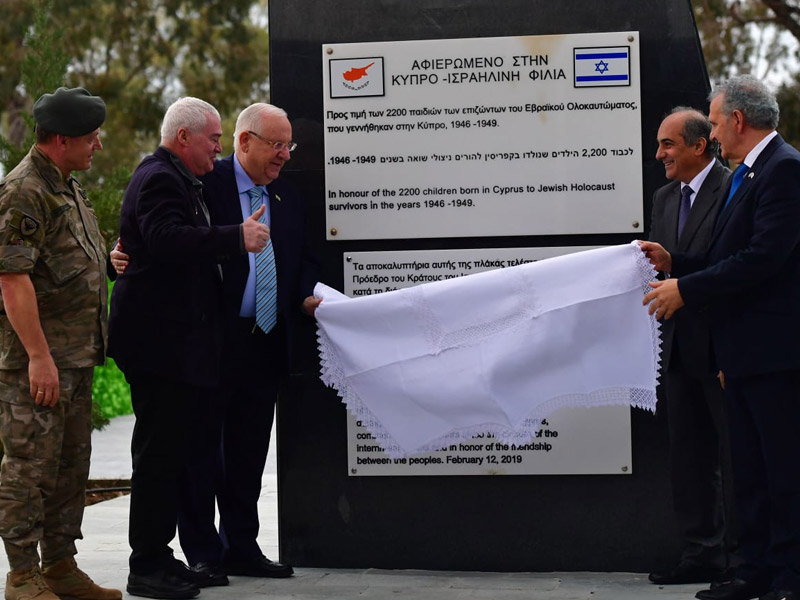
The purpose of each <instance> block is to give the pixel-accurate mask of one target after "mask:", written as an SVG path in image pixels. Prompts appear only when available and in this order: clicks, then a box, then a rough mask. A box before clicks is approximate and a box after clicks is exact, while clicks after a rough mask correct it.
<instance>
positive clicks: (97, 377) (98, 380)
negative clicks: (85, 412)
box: [92, 358, 133, 429]
mask: <svg viewBox="0 0 800 600" xmlns="http://www.w3.org/2000/svg"><path fill="white" fill-rule="evenodd" d="M92 400H93V401H94V412H95V413H98V414H99V415H100V417H101V418H103V419H105V421H106V422H108V419H110V418H113V417H118V416H120V415H129V414H131V413H133V407H132V406H131V390H130V388H129V387H128V383H127V382H126V381H125V376H124V375H123V374H122V371H120V370H119V368H118V367H117V365H116V364H115V363H114V361H113V360H112V359H110V358H109V359H108V361H107V363H106V364H105V365H104V366H102V367H95V368H94V384H93V385H92ZM95 428H96V429H100V427H95Z"/></svg>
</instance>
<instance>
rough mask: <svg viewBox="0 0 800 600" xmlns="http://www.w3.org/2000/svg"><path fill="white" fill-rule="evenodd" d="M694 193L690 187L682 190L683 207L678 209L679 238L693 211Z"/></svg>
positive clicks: (684, 187) (686, 186)
mask: <svg viewBox="0 0 800 600" xmlns="http://www.w3.org/2000/svg"><path fill="white" fill-rule="evenodd" d="M692 191H693V190H692V188H690V187H689V186H688V185H685V186H683V189H682V190H681V205H680V207H679V208H678V238H680V237H681V233H683V228H684V226H685V225H686V219H688V218H689V211H690V210H692V200H691V198H692Z"/></svg>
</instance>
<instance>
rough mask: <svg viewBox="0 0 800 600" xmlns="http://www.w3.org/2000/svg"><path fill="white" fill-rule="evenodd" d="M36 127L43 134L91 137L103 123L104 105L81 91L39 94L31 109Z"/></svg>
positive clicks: (98, 99)
mask: <svg viewBox="0 0 800 600" xmlns="http://www.w3.org/2000/svg"><path fill="white" fill-rule="evenodd" d="M33 118H34V119H35V120H36V125H37V126H38V127H41V128H42V129H44V130H45V131H49V132H51V133H57V134H59V135H66V136H67V137H80V136H82V135H86V134H87V133H91V132H92V131H94V130H95V129H97V128H98V127H100V125H102V124H103V121H105V120H106V104H105V102H103V99H102V98H101V97H100V96H92V95H91V94H90V93H89V92H87V91H86V90H85V89H83V88H80V87H79V88H72V89H69V88H65V87H60V88H58V89H57V90H56V91H55V92H54V93H52V94H42V96H40V97H39V99H38V100H37V101H36V102H35V103H34V105H33Z"/></svg>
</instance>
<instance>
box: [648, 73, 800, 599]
mask: <svg viewBox="0 0 800 600" xmlns="http://www.w3.org/2000/svg"><path fill="white" fill-rule="evenodd" d="M710 99H711V109H710V112H709V120H710V121H711V124H712V131H711V137H712V139H716V140H718V141H719V143H720V145H721V149H722V155H723V156H724V157H725V158H728V159H730V160H732V161H734V162H737V163H739V164H740V166H739V167H738V168H737V170H736V172H735V173H734V176H733V177H732V178H731V187H730V193H729V194H728V196H727V200H726V203H725V205H724V206H723V208H722V209H721V211H720V215H719V217H718V219H717V223H716V225H715V228H714V232H713V233H712V236H711V244H710V246H709V250H708V252H707V253H706V254H705V255H687V254H681V253H674V254H670V253H669V252H667V251H666V250H664V248H663V247H662V246H660V245H658V244H655V243H653V242H642V249H643V250H644V251H645V252H646V253H647V255H648V257H649V258H650V260H651V262H653V264H654V265H655V267H656V268H657V269H659V270H662V271H666V272H669V273H671V274H672V275H673V277H672V278H670V279H666V280H665V281H660V282H655V283H653V284H651V285H652V286H653V288H654V289H653V291H651V292H650V293H649V294H647V295H646V296H645V298H644V301H645V303H647V304H649V305H650V312H651V313H652V314H656V315H658V316H659V317H664V318H670V317H671V316H672V315H673V313H675V311H676V310H679V309H681V307H683V306H684V305H686V306H687V307H697V306H704V305H706V306H708V307H709V312H710V316H711V338H712V342H713V348H714V356H715V360H716V364H717V366H718V367H719V368H720V369H721V370H722V372H723V373H724V378H725V385H726V389H725V399H726V403H727V409H728V418H729V422H730V433H731V451H732V458H733V468H734V489H735V496H736V509H737V519H738V525H739V552H740V554H741V558H742V564H741V565H740V566H739V567H738V568H737V570H736V576H735V578H734V579H733V580H731V581H729V582H726V583H724V584H722V585H720V586H716V587H712V589H709V590H701V591H699V592H698V593H697V597H698V598H701V599H709V600H748V599H751V598H760V599H761V600H798V599H799V598H800V450H799V448H800V446H798V443H797V438H798V435H800V343H798V340H800V152H798V151H797V150H795V149H794V148H792V147H791V146H790V145H789V144H787V143H785V142H784V141H783V139H782V138H781V137H780V136H779V135H778V134H777V132H776V131H775V128H776V127H777V124H778V114H779V109H778V104H777V102H776V100H775V96H774V95H773V94H771V93H770V92H769V91H768V90H767V89H766V87H765V86H764V85H763V84H762V83H760V82H759V81H758V80H757V79H755V78H754V77H752V76H749V75H743V76H739V77H735V78H733V79H731V80H729V81H727V82H726V83H724V84H722V85H721V86H719V87H718V88H717V89H715V90H714V92H712V94H711V97H710Z"/></svg>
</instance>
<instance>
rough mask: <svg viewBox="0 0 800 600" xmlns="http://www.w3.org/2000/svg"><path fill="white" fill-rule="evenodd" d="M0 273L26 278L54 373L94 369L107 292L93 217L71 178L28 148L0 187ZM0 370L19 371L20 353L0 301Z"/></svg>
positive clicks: (23, 360)
mask: <svg viewBox="0 0 800 600" xmlns="http://www.w3.org/2000/svg"><path fill="white" fill-rule="evenodd" d="M0 273H28V274H30V277H31V281H32V282H33V287H34V289H35V291H36V300H37V302H38V305H39V320H40V322H41V324H42V329H43V330H44V334H45V337H46V338H47V342H48V344H49V346H50V353H51V354H52V356H53V359H54V361H55V363H56V366H57V367H59V368H79V367H89V366H92V365H97V364H101V363H102V362H103V360H104V356H105V344H106V315H107V309H106V305H107V298H108V287H107V284H106V245H105V241H104V240H103V236H102V234H101V233H100V228H99V226H98V224H97V217H96V216H95V214H94V210H93V209H92V205H91V203H90V202H89V200H88V199H87V198H86V194H85V192H84V191H83V189H82V188H81V187H80V184H79V183H78V182H77V180H76V179H75V178H74V177H70V178H69V179H68V180H65V179H64V178H63V176H62V175H61V171H60V170H59V169H58V167H56V166H55V164H53V162H52V161H50V159H49V158H48V157H47V156H46V155H44V154H43V153H42V152H41V151H40V150H39V149H38V148H36V146H34V147H33V148H31V150H30V152H28V155H27V156H26V157H25V158H24V159H23V160H22V162H20V163H19V165H18V166H17V167H16V168H15V169H14V170H12V171H11V172H10V173H9V174H8V175H7V176H6V178H5V179H4V180H3V181H2V182H0ZM0 328H2V346H0V369H19V368H24V367H26V366H27V364H28V355H27V353H26V352H25V348H24V347H23V346H22V343H21V342H20V340H19V338H18V337H17V334H16V333H15V332H14V329H13V327H11V324H10V323H9V321H8V317H7V316H6V313H5V305H4V304H3V302H2V298H0Z"/></svg>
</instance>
